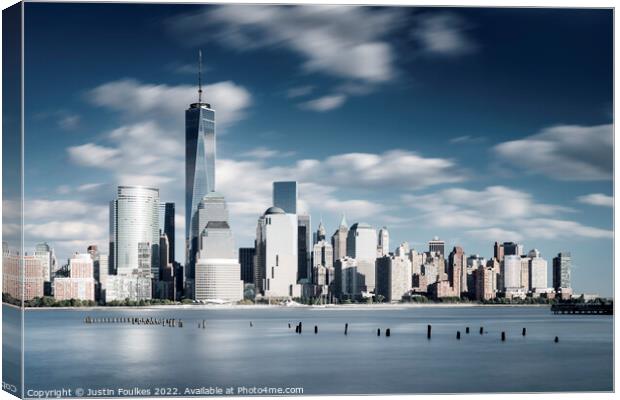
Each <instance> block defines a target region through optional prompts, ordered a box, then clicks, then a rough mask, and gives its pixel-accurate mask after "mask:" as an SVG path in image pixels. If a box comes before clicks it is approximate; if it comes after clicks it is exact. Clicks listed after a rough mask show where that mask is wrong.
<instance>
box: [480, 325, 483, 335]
mask: <svg viewBox="0 0 620 400" xmlns="http://www.w3.org/2000/svg"><path fill="white" fill-rule="evenodd" d="M483 333H484V327H483V326H481V327H480V334H481V335H482V334H483Z"/></svg>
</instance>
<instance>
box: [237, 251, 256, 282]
mask: <svg viewBox="0 0 620 400" xmlns="http://www.w3.org/2000/svg"><path fill="white" fill-rule="evenodd" d="M255 256H256V247H241V248H240V249H239V265H240V266H241V280H242V281H243V283H246V284H248V283H254V257H255Z"/></svg>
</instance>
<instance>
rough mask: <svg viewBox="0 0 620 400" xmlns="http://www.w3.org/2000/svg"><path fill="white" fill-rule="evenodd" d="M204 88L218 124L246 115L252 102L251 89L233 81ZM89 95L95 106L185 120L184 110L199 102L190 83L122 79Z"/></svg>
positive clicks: (143, 116) (129, 114)
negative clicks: (144, 81)
mask: <svg viewBox="0 0 620 400" xmlns="http://www.w3.org/2000/svg"><path fill="white" fill-rule="evenodd" d="M202 90H203V99H204V101H206V102H208V103H211V104H212V105H213V108H214V109H215V111H216V119H217V124H218V127H222V126H227V125H230V124H231V123H233V122H235V121H238V120H239V119H241V118H243V115H244V112H245V111H246V109H247V108H248V107H249V106H250V104H251V103H252V96H251V94H250V92H248V90H247V89H245V88H244V87H242V86H239V85H237V84H235V83H234V82H231V81H225V82H217V83H213V84H209V85H204V86H203V89H202ZM87 98H88V99H89V100H90V101H92V102H93V103H94V104H95V105H98V106H101V107H106V108H109V109H111V110H115V111H119V112H121V113H122V114H123V115H126V116H131V117H134V118H135V117H139V118H145V119H146V118H149V117H151V116H152V117H154V118H157V119H159V120H160V121H161V120H164V121H165V120H166V119H169V118H174V119H175V120H176V121H179V120H180V121H182V119H183V112H182V110H184V109H186V108H188V106H189V104H191V103H195V102H197V101H198V91H197V88H196V87H195V86H190V85H177V86H169V85H165V84H147V83H141V82H139V81H137V80H134V79H122V80H118V81H112V82H108V83H105V84H103V85H100V86H98V87H96V88H94V89H93V90H91V91H90V92H89V95H88V97H87ZM180 110H181V111H180Z"/></svg>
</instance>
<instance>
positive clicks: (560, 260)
mask: <svg viewBox="0 0 620 400" xmlns="http://www.w3.org/2000/svg"><path fill="white" fill-rule="evenodd" d="M570 270H571V256H570V253H569V252H562V253H558V256H557V257H554V258H553V289H554V290H556V291H560V289H570V288H571V285H570Z"/></svg>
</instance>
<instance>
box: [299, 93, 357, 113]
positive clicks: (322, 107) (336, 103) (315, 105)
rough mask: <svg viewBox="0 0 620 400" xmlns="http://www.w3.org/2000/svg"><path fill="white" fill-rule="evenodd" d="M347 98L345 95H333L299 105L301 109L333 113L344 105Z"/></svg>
mask: <svg viewBox="0 0 620 400" xmlns="http://www.w3.org/2000/svg"><path fill="white" fill-rule="evenodd" d="M346 100H347V97H346V96H345V95H343V94H333V95H327V96H323V97H319V98H317V99H314V100H309V101H307V102H305V103H301V104H300V105H299V107H300V108H302V109H305V110H312V111H319V112H323V111H331V110H334V109H336V108H338V107H340V106H342V105H343V104H344V102H345V101H346Z"/></svg>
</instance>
